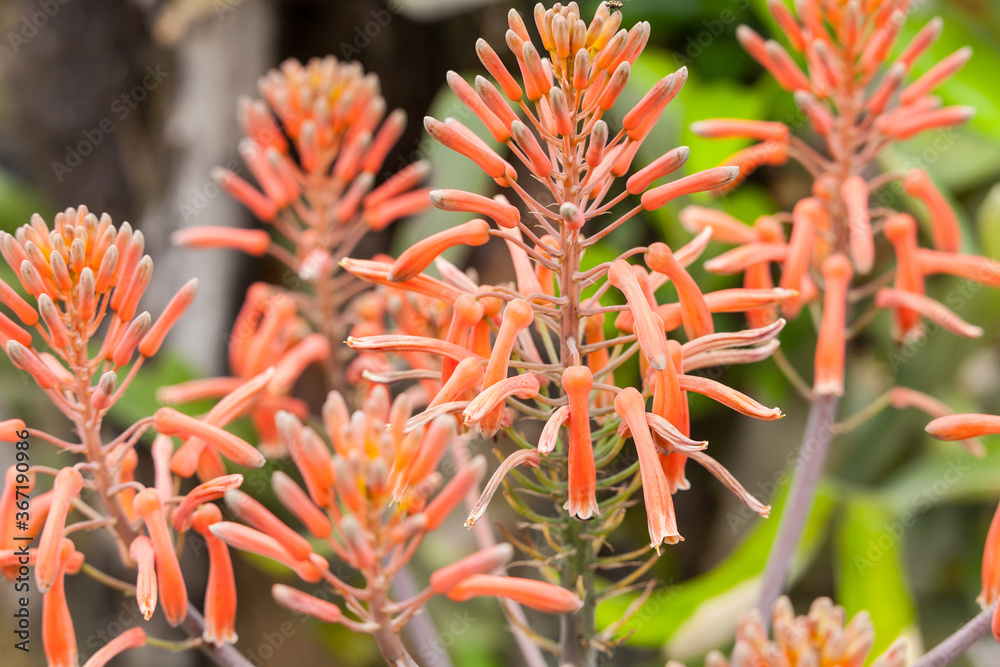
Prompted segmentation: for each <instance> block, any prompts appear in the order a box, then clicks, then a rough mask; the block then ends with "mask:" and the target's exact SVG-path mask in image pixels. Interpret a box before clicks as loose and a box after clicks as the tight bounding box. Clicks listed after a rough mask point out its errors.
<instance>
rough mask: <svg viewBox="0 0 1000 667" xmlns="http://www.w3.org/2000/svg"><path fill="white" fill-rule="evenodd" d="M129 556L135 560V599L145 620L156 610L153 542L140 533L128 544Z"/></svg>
mask: <svg viewBox="0 0 1000 667" xmlns="http://www.w3.org/2000/svg"><path fill="white" fill-rule="evenodd" d="M128 553H129V556H131V558H132V560H134V561H135V564H136V567H137V569H138V573H137V574H136V580H135V599H136V603H137V604H138V605H139V611H140V612H141V613H142V617H143V618H144V619H146V620H147V621H148V620H149V619H151V618H152V617H153V612H154V611H156V599H157V594H156V586H157V584H156V553H155V551H154V549H153V543H152V542H151V541H150V539H149V538H148V537H146V536H145V535H140V536H138V537H137V538H135V539H134V540H132V544H130V545H129V550H128Z"/></svg>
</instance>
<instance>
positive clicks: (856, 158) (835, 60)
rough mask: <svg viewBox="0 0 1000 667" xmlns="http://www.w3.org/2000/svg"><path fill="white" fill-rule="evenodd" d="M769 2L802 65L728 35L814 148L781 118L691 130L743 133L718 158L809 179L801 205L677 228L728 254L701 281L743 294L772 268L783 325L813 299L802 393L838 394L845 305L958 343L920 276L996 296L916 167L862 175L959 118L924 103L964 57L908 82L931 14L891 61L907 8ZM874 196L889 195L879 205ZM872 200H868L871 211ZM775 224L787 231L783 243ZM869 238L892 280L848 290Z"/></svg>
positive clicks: (935, 24)
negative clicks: (816, 311)
mask: <svg viewBox="0 0 1000 667" xmlns="http://www.w3.org/2000/svg"><path fill="white" fill-rule="evenodd" d="M768 4H769V7H770V9H771V12H772V14H773V15H774V18H775V20H776V21H777V23H778V24H779V25H780V26H781V28H782V30H783V31H784V34H785V36H786V37H787V39H788V42H789V44H790V45H791V47H792V49H793V50H794V51H796V52H797V53H799V54H801V55H802V57H803V58H804V60H805V63H806V70H805V71H803V69H802V68H801V67H800V66H799V64H798V63H797V62H796V60H795V58H794V57H793V56H792V55H791V54H789V52H788V51H787V50H786V49H785V48H784V47H782V46H781V45H780V44H778V43H777V42H775V41H773V40H767V41H765V40H764V39H763V38H762V37H761V36H760V35H758V34H757V33H756V32H754V31H753V30H752V29H751V28H749V27H747V26H740V28H739V29H738V31H737V37H738V38H739V40H740V42H741V44H742V45H743V47H744V48H745V49H746V50H747V52H748V53H750V55H751V56H753V57H754V59H756V60H757V61H758V62H759V63H760V64H761V65H762V66H763V67H764V68H766V69H767V70H768V72H770V73H771V74H772V75H773V76H774V77H775V79H776V80H777V81H778V83H779V84H780V85H781V86H782V88H784V89H785V90H787V91H789V92H792V93H794V95H795V101H796V103H797V104H798V106H799V108H800V109H801V110H802V113H803V114H804V116H805V119H806V120H807V121H808V126H809V128H810V129H811V130H812V133H813V134H814V135H815V137H816V138H817V139H818V140H819V141H820V142H821V143H822V145H823V148H824V150H823V151H818V150H816V148H814V147H813V146H812V145H810V143H808V142H806V141H805V140H803V139H801V138H799V137H797V136H795V135H794V134H792V132H791V128H789V126H788V125H786V124H784V123H777V122H770V121H748V120H740V119H717V120H708V121H703V122H699V123H696V124H695V125H694V126H693V128H692V129H693V130H694V132H695V133H697V134H699V135H701V136H705V137H748V138H751V139H753V140H755V141H757V142H759V143H756V144H754V145H752V146H750V147H749V148H746V149H744V150H742V151H740V152H739V153H737V154H736V155H734V156H732V158H730V159H729V160H727V161H726V162H725V164H732V165H738V166H740V168H741V172H740V173H741V178H743V177H746V176H747V175H749V173H750V172H751V171H753V169H755V168H756V167H758V166H760V165H763V164H771V165H778V164H783V163H785V162H786V161H787V160H789V159H792V160H795V161H797V162H799V163H800V164H801V165H803V166H804V167H805V168H806V169H807V170H808V171H809V173H810V174H811V175H812V177H813V179H814V181H813V188H812V196H810V197H807V198H805V199H802V200H801V201H799V202H798V203H797V204H796V205H795V207H794V210H793V211H792V212H791V213H783V214H779V215H776V216H767V217H764V218H761V219H760V220H758V221H757V222H756V223H755V224H754V225H753V226H752V227H748V226H746V225H744V224H742V223H741V222H739V221H737V220H735V219H733V218H731V217H729V216H727V215H725V214H724V213H721V212H718V211H714V210H711V209H705V208H700V207H689V208H688V209H686V210H685V211H684V212H683V213H682V221H683V222H684V224H685V225H686V226H687V227H688V228H689V229H690V230H691V231H694V232H697V231H701V230H702V229H705V228H712V229H713V230H714V231H715V235H714V238H715V239H716V240H720V241H723V242H726V243H732V244H737V245H738V247H737V248H735V249H733V250H731V251H729V252H726V253H724V254H722V255H720V256H718V257H715V258H713V259H711V260H710V261H708V262H706V263H705V268H706V269H707V270H709V271H711V272H715V273H720V274H737V273H742V274H743V276H744V284H745V285H746V287H748V288H753V289H760V288H766V287H770V286H772V285H773V281H772V276H771V269H772V267H777V268H778V269H779V272H780V279H779V283H778V284H779V285H780V286H781V287H784V288H786V289H791V290H796V291H798V293H799V294H798V296H797V297H796V298H792V299H788V300H787V301H785V303H784V304H782V305H781V307H780V312H781V314H782V315H783V316H784V317H786V318H792V317H796V316H797V315H798V314H799V313H800V312H801V310H802V308H803V306H805V305H807V304H810V303H811V302H817V305H818V304H822V311H823V315H822V324H821V326H820V333H819V341H818V344H817V347H816V359H815V368H814V370H815V376H814V382H813V391H814V392H815V393H816V394H820V395H822V394H826V395H840V394H842V393H843V387H844V384H843V383H844V346H845V335H844V331H845V324H846V319H847V310H846V304H847V303H849V302H850V303H854V302H857V301H860V300H862V299H864V298H865V297H866V296H868V295H870V294H872V293H874V299H873V304H872V308H874V309H887V310H891V311H892V312H893V314H894V317H895V337H896V339H897V340H898V341H901V342H905V341H908V340H911V339H913V338H914V337H918V336H920V335H921V333H922V325H921V320H922V318H926V319H929V320H931V321H933V322H934V323H935V324H936V325H938V326H940V327H941V328H943V329H946V330H948V331H951V332H953V333H956V334H958V335H960V336H967V337H977V336H980V335H982V330H981V329H980V328H979V327H976V326H973V325H971V324H968V323H967V322H965V321H964V320H962V318H961V317H959V316H958V315H957V314H955V313H954V312H952V311H951V310H949V309H948V308H947V307H946V306H944V305H943V304H941V303H939V302H938V301H936V300H934V299H933V298H931V297H929V296H927V295H926V294H925V291H924V281H925V278H926V277H928V276H931V275H935V274H942V273H943V274H950V275H956V276H961V277H964V278H968V279H971V280H976V281H979V282H983V283H985V284H988V285H991V286H994V287H998V286H1000V263H997V262H995V261H993V260H990V259H987V258H984V257H977V256H971V255H963V254H960V252H959V250H960V248H961V245H962V238H961V228H960V226H959V223H958V220H957V218H956V216H955V213H954V212H953V211H952V210H951V208H950V206H949V204H948V202H947V201H946V199H945V198H944V196H943V195H942V194H941V193H940V192H939V191H938V190H937V188H936V187H935V185H934V183H933V182H932V180H931V178H930V177H929V176H928V174H927V173H926V172H924V171H923V170H921V169H919V168H916V169H912V170H910V171H909V172H906V173H896V172H877V171H876V169H875V167H876V164H877V160H878V158H879V156H880V155H881V154H882V153H883V152H884V151H885V150H886V149H887V148H889V147H890V146H891V145H892V144H893V143H894V142H897V141H902V140H906V139H909V138H911V137H914V136H916V135H917V134H920V133H921V132H926V131H929V130H936V129H941V128H948V127H954V126H957V125H960V124H962V123H964V122H966V121H967V120H968V119H969V118H970V117H971V116H972V109H971V108H968V107H942V106H941V101H940V99H939V98H937V97H935V96H934V95H933V92H934V90H935V88H937V87H938V86H939V85H940V84H941V83H943V82H945V81H946V80H947V79H948V78H950V77H951V76H952V75H954V74H955V73H956V72H957V71H958V70H959V69H960V68H961V67H962V66H963V65H964V64H965V63H966V61H968V59H969V57H970V55H971V50H970V49H967V48H964V49H960V50H959V51H957V52H955V53H953V54H952V55H950V56H948V57H947V58H945V59H944V60H942V61H941V62H939V63H937V64H936V65H934V67H932V68H931V69H930V70H928V71H927V73H926V74H924V75H923V76H921V77H919V78H918V79H916V80H915V81H913V82H912V83H907V77H908V75H909V74H910V72H911V70H912V69H913V66H914V64H915V63H916V62H917V61H918V60H919V59H920V57H921V56H923V55H924V54H925V53H926V52H927V50H928V49H929V48H930V46H931V45H932V44H933V43H934V42H935V40H936V39H937V37H938V35H939V34H940V32H941V26H942V22H941V20H940V19H935V20H933V21H931V22H930V23H928V24H927V25H926V26H925V27H924V28H923V29H922V30H920V31H919V32H918V33H917V35H916V36H915V37H914V38H913V39H912V41H911V42H910V43H909V44H908V45H906V46H905V48H903V49H902V51H901V52H900V53H899V55H898V56H896V57H895V59H891V58H890V54H891V52H892V50H893V48H894V46H895V44H896V41H897V39H898V37H899V34H900V30H901V29H902V26H903V24H904V22H905V21H906V18H907V16H906V12H907V5H908V2H907V1H906V0H887V1H885V2H860V3H828V2H819V1H818V0H808V1H806V2H799V3H796V10H797V12H798V14H797V15H796V14H795V13H793V12H792V11H791V10H790V9H789V8H788V7H787V6H786V5H785V3H784V2H782V1H781V0H771V1H770V2H769V3H768ZM887 187H891V188H892V190H891V191H890V190H886V196H878V195H879V194H880V191H881V190H883V189H886V188H887ZM903 192H905V193H906V194H907V195H909V196H910V197H912V198H913V199H915V200H916V201H919V202H921V203H922V204H923V205H924V207H925V208H926V212H927V222H928V233H929V236H930V238H931V242H932V247H931V248H922V247H919V245H918V236H919V234H918V232H919V230H918V225H917V222H916V220H915V219H914V217H913V216H912V215H910V214H909V213H906V212H899V211H897V210H895V209H893V208H892V207H891V206H890V205H888V204H891V202H892V200H893V198H894V197H895V195H894V194H893V193H900V194H902V193H903ZM873 197H876V198H877V199H878V201H879V203H878V204H873V203H872V198H873ZM886 202H888V204H887V203H886ZM782 222H790V223H791V230H790V233H789V234H788V235H787V237H786V234H785V233H784V230H783V229H782V225H781V224H780V223H782ZM880 232H881V233H882V235H884V237H885V239H886V240H887V241H888V244H887V245H890V246H891V248H892V252H893V254H894V255H895V260H896V262H895V273H894V276H893V274H892V273H887V274H885V275H883V276H879V277H875V278H872V279H870V280H868V282H866V283H865V284H854V282H853V279H854V278H855V277H856V276H857V277H864V276H869V275H870V274H872V273H873V271H875V269H876V268H877V267H878V266H879V262H878V261H877V260H878V259H879V255H880V252H879V250H880V248H879V246H880V244H879V243H878V242H877V237H878V236H879V233H880ZM889 281H892V286H891V287H890V286H887V284H888V283H889ZM776 317H777V313H776V311H775V309H773V308H770V309H765V310H762V311H759V312H758V313H757V314H755V315H754V319H753V320H752V321H754V323H755V324H756V325H759V324H760V323H762V322H766V321H768V320H773V319H775V318H776ZM866 317H867V316H866V315H863V316H861V319H860V321H861V322H862V323H863V322H864V321H866V320H865V318H866Z"/></svg>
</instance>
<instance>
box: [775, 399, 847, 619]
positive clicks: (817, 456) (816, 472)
mask: <svg viewBox="0 0 1000 667" xmlns="http://www.w3.org/2000/svg"><path fill="white" fill-rule="evenodd" d="M838 403H839V397H837V396H832V395H828V394H818V395H816V397H815V398H814V399H813V402H812V405H811V407H810V408H809V418H808V421H807V423H806V431H805V434H804V435H803V437H802V445H801V447H800V448H799V455H798V462H797V463H796V467H795V477H794V478H793V479H792V488H791V489H790V490H789V492H788V498H787V499H786V500H785V506H784V511H783V512H782V513H781V523H780V524H779V525H778V535H777V537H776V538H775V540H774V544H772V545H771V553H770V555H769V556H768V559H767V567H766V568H765V569H764V583H763V587H762V588H761V593H760V598H759V599H758V601H757V610H758V611H759V612H760V616H761V619H762V620H763V621H764V624H765V627H766V626H767V624H768V622H769V619H770V617H771V607H772V606H773V605H774V601H775V600H777V599H778V596H779V595H781V593H782V591H783V590H784V588H785V585H786V584H787V583H788V571H789V569H790V567H791V564H792V556H794V554H795V549H796V547H797V546H798V544H799V540H800V539H801V538H802V531H803V529H804V528H805V523H806V518H807V517H808V516H809V512H810V511H811V510H812V506H813V501H814V500H815V499H816V488H817V487H818V486H819V480H820V477H821V476H822V473H823V464H824V463H825V462H826V454H827V451H828V449H829V445H830V441H831V440H832V439H833V427H834V419H835V417H836V414H837V405H838Z"/></svg>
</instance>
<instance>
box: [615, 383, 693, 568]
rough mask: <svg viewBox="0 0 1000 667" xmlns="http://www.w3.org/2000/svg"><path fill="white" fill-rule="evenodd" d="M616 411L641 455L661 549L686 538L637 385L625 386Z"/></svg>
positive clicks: (653, 539) (652, 531)
mask: <svg viewBox="0 0 1000 667" xmlns="http://www.w3.org/2000/svg"><path fill="white" fill-rule="evenodd" d="M615 412H616V413H618V416H619V417H621V418H622V420H624V421H625V423H626V424H628V428H629V431H631V433H632V441H633V442H634V443H635V449H636V452H637V453H638V456H639V472H640V474H641V476H642V494H643V500H644V501H645V505H646V520H647V523H648V527H649V540H650V546H651V547H653V548H654V549H657V550H659V548H660V545H661V544H663V543H664V542H666V543H667V544H676V543H677V542H679V541H681V540H682V539H684V538H682V537H681V536H680V534H679V533H678V532H677V520H676V517H675V516H674V504H673V500H672V499H671V495H670V488H669V486H668V485H667V478H666V476H665V475H664V473H663V469H662V468H661V466H660V461H659V459H658V458H657V455H656V447H655V445H654V444H653V436H652V434H651V433H650V432H649V426H648V425H647V424H646V406H645V401H643V399H642V395H641V394H640V393H639V391H638V390H637V389H635V388H634V387H627V388H625V389H623V390H622V391H621V392H619V394H618V396H617V398H615Z"/></svg>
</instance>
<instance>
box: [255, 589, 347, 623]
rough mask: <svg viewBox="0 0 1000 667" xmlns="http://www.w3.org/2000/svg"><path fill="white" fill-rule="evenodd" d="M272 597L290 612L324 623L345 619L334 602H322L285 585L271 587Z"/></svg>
mask: <svg viewBox="0 0 1000 667" xmlns="http://www.w3.org/2000/svg"><path fill="white" fill-rule="evenodd" d="M271 597H273V598H274V601H275V602H277V603H278V605H279V606H281V607H284V608H285V609H288V610H289V611H293V612H295V613H296V614H305V615H307V616H312V617H313V618H317V619H319V620H321V621H323V622H324V623H337V622H339V621H340V620H341V619H342V618H343V617H344V613H343V612H342V611H341V610H340V607H338V606H337V605H335V604H333V603H332V602H328V601H327V600H321V599H319V598H317V597H314V596H312V595H309V594H308V593H304V592H302V591H300V590H298V589H295V588H292V587H291V586H285V585H284V584H274V585H273V586H272V587H271Z"/></svg>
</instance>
